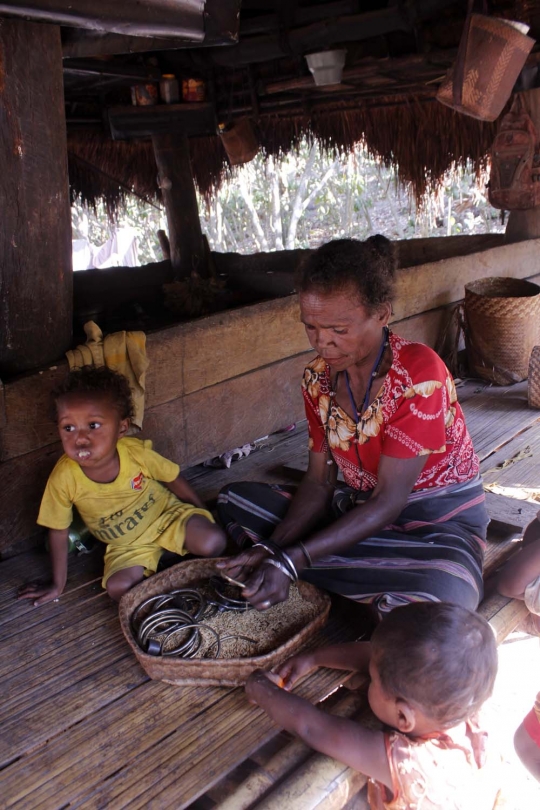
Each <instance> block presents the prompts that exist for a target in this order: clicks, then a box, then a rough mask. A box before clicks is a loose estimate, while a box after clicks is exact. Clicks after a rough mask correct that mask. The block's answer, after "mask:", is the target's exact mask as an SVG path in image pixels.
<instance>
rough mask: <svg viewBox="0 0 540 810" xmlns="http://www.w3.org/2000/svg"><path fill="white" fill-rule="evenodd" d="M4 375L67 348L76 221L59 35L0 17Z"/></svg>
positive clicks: (0, 356)
mask: <svg viewBox="0 0 540 810" xmlns="http://www.w3.org/2000/svg"><path fill="white" fill-rule="evenodd" d="M0 66H1V67H0V211H1V212H2V214H1V216H2V227H1V228H0V289H1V290H2V302H1V305H0V373H1V374H2V376H5V375H7V374H10V375H11V374H16V373H20V372H22V371H25V370H27V369H31V368H36V367H39V366H40V365H44V364H46V363H48V362H50V361H52V360H55V359H56V358H57V357H60V356H61V355H62V354H63V352H64V351H65V350H66V349H67V348H68V347H69V344H70V341H71V323H72V311H73V302H72V297H73V292H72V289H73V287H72V284H73V281H72V279H73V273H72V269H71V219H70V210H69V194H68V178H67V144H66V125H65V114H64V92H63V85H62V52H61V47H60V29H59V28H58V27H56V26H52V25H39V24H37V23H27V22H24V21H22V20H8V19H5V18H3V19H0Z"/></svg>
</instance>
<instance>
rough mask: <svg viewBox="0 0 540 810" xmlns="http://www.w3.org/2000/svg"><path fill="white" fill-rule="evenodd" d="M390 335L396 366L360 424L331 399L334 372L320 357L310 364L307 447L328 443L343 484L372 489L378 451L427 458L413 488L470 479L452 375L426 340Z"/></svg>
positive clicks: (472, 461) (471, 460)
mask: <svg viewBox="0 0 540 810" xmlns="http://www.w3.org/2000/svg"><path fill="white" fill-rule="evenodd" d="M389 339H390V347H391V349H392V356H393V358H392V366H391V367H390V369H389V371H388V374H387V375H386V378H385V381H384V383H383V385H382V387H381V389H380V391H379V392H378V394H377V396H376V397H375V399H374V400H373V402H372V403H371V405H370V406H369V407H368V408H367V409H366V410H365V411H364V413H363V414H362V416H361V417H360V420H359V423H358V425H356V424H355V422H354V420H353V419H351V417H350V416H349V415H348V414H347V413H345V411H344V410H343V409H342V408H340V407H339V405H337V403H336V402H335V400H333V399H332V397H331V395H330V392H331V390H332V387H331V382H330V369H329V367H328V365H327V364H326V363H325V361H324V360H323V358H322V357H316V358H315V360H313V362H312V363H310V364H309V365H308V366H307V367H306V369H305V371H304V380H303V383H302V389H303V394H304V399H305V406H306V416H307V420H308V428H309V449H310V450H313V451H314V452H315V453H325V452H327V451H328V448H330V451H331V453H332V456H333V457H334V460H335V461H336V463H337V465H338V466H339V468H340V469H341V471H342V473H343V477H344V479H345V482H346V483H347V484H348V485H349V486H351V487H353V488H354V489H360V490H371V489H373V488H374V487H375V485H376V483H377V470H378V467H379V459H380V457H381V454H383V455H385V456H391V457H393V458H413V457H414V456H426V455H429V456H430V458H429V459H428V460H427V462H426V465H425V467H424V469H423V470H422V472H421V473H420V476H419V478H418V480H417V482H416V484H415V485H414V489H415V490H418V489H427V488H429V487H444V486H447V485H448V484H458V483H461V482H463V481H469V480H470V479H471V478H474V477H475V476H476V474H477V473H478V469H479V463H478V457H477V455H476V453H475V452H474V449H473V446H472V442H471V438H470V436H469V433H468V431H467V427H466V425H465V419H464V417H463V411H462V410H461V407H460V405H459V403H458V401H457V395H456V389H455V385H454V381H453V379H452V376H451V374H450V372H449V371H448V369H447V368H446V366H445V364H444V363H443V361H442V360H441V358H440V357H439V356H438V354H436V352H434V351H433V350H432V349H430V348H429V347H428V346H424V344H423V343H412V342H411V341H409V340H405V339H404V338H400V337H398V336H397V335H394V334H392V333H390V338H389ZM355 444H356V445H357V446H356V448H355ZM357 450H358V454H357ZM358 457H360V461H361V463H362V468H360V467H359V464H358Z"/></svg>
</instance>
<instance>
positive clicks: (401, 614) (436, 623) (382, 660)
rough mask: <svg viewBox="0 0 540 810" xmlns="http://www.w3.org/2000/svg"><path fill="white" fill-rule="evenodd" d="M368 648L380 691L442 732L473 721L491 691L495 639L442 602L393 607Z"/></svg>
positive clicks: (480, 623) (478, 621)
mask: <svg viewBox="0 0 540 810" xmlns="http://www.w3.org/2000/svg"><path fill="white" fill-rule="evenodd" d="M371 643H372V656H373V662H374V664H375V666H376V667H377V672H378V674H379V678H380V680H381V686H382V688H383V689H384V691H385V692H386V693H387V694H388V695H393V696H396V697H401V698H403V699H404V700H408V701H410V702H412V703H416V704H417V705H418V706H419V707H420V708H421V709H422V711H424V712H425V714H426V715H428V716H429V717H431V718H432V719H433V720H435V721H437V722H438V723H439V724H440V727H441V728H451V727H452V726H455V725H457V724H458V723H461V722H462V721H463V720H467V719H468V718H469V717H473V716H474V715H475V714H476V713H477V712H478V710H479V709H480V707H481V706H482V704H483V703H484V702H485V701H486V700H487V698H488V697H489V696H490V695H491V692H492V691H493V684H494V682H495V676H496V675H497V645H496V642H495V637H494V635H493V631H492V629H491V627H490V626H489V624H488V622H487V621H486V620H485V619H484V618H482V616H479V615H478V613H473V612H472V611H471V610H467V609H466V608H462V607H459V606H458V605H451V604H446V603H444V602H439V603H434V602H418V603H416V604H411V605H405V606H404V607H399V608H396V609H395V610H393V611H392V612H391V613H390V614H388V616H386V617H385V618H384V619H383V620H382V621H381V623H380V625H379V626H378V627H377V628H376V629H375V631H374V633H373V636H372V639H371Z"/></svg>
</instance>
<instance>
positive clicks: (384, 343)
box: [336, 326, 389, 425]
mask: <svg viewBox="0 0 540 810" xmlns="http://www.w3.org/2000/svg"><path fill="white" fill-rule="evenodd" d="M388 343H389V340H388V327H387V326H385V327H384V329H383V340H382V343H381V347H380V349H379V353H378V355H377V359H376V360H375V363H374V364H373V368H372V369H371V373H370V375H369V382H368V384H367V388H366V394H365V396H364V402H363V403H362V410H359V408H358V406H357V404H356V401H355V399H354V395H353V392H352V390H351V382H350V380H349V375H348V373H347V371H345V384H346V386H347V391H348V392H349V399H350V400H351V405H352V409H353V414H354V416H353V418H354V421H355V422H356V424H357V425H358V423H359V422H360V417H361V416H362V414H363V413H364V411H365V410H366V409H367V407H368V405H369V398H370V396H371V388H372V386H373V380H374V379H375V377H376V376H377V375H378V373H379V371H380V370H381V365H382V361H383V357H384V353H385V351H386V347H387V346H388ZM338 376H339V372H338ZM336 388H337V376H336Z"/></svg>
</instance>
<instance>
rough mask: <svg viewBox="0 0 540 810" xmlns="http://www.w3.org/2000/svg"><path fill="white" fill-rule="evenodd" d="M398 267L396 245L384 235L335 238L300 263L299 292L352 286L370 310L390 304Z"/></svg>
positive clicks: (344, 288) (326, 292) (343, 288)
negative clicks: (361, 240) (362, 239)
mask: <svg viewBox="0 0 540 810" xmlns="http://www.w3.org/2000/svg"><path fill="white" fill-rule="evenodd" d="M396 269H397V258H396V249H395V245H394V244H393V243H392V242H391V241H390V240H389V239H387V238H386V237H385V236H381V235H380V234H377V235H376V236H370V237H369V239H366V241H365V242H360V241H359V240H358V239H335V240H334V241H332V242H327V243H326V244H325V245H321V247H320V248H318V249H317V250H315V251H313V253H310V254H308V256H306V258H305V259H304V260H303V262H302V263H301V264H300V267H299V268H298V272H297V278H296V288H297V290H298V292H319V293H322V294H323V295H329V294H332V293H338V292H342V291H343V290H348V289H350V288H351V287H352V288H353V289H354V290H355V291H356V292H357V294H358V298H359V300H360V301H361V303H362V304H363V305H364V306H365V307H367V309H369V310H373V309H375V308H376V307H378V306H379V305H380V304H385V303H390V302H391V301H392V298H393V294H394V278H395V274H396Z"/></svg>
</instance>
